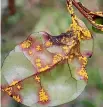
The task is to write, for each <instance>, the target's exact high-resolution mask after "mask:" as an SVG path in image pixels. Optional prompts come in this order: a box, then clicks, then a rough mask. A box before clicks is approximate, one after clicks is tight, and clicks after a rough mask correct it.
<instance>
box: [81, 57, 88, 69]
mask: <svg viewBox="0 0 103 107" xmlns="http://www.w3.org/2000/svg"><path fill="white" fill-rule="evenodd" d="M79 61H81V63H82V66H84V67H85V66H86V64H87V62H88V60H87V57H84V56H80V57H79Z"/></svg>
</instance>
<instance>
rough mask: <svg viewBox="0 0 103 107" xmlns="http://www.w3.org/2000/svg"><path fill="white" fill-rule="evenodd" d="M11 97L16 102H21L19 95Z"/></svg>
mask: <svg viewBox="0 0 103 107" xmlns="http://www.w3.org/2000/svg"><path fill="white" fill-rule="evenodd" d="M13 98H14V99H15V100H16V101H17V102H21V100H20V96H19V95H17V96H13Z"/></svg>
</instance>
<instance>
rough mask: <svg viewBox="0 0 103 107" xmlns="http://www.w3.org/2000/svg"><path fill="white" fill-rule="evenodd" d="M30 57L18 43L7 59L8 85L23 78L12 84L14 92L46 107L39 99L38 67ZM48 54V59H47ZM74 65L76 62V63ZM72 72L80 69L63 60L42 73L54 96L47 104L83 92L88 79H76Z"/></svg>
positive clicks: (4, 70) (4, 68) (44, 84)
mask: <svg viewBox="0 0 103 107" xmlns="http://www.w3.org/2000/svg"><path fill="white" fill-rule="evenodd" d="M36 34H37V33H36ZM36 34H35V36H36V37H37V39H38V40H39V41H41V40H42V38H43V36H41V39H40V37H39V36H37V35H36ZM37 39H36V40H37ZM34 55H36V54H34ZM37 55H38V54H37ZM28 58H29V57H27V54H25V53H24V52H23V51H21V50H20V48H19V45H18V46H16V47H15V49H14V50H13V51H11V52H10V53H9V55H8V56H7V58H6V59H5V61H4V64H3V66H2V74H3V76H4V78H5V79H6V81H7V83H8V85H10V84H11V83H12V82H13V81H15V80H17V81H19V83H17V84H15V85H13V86H12V94H13V95H12V96H14V95H19V97H20V101H21V103H22V104H24V105H27V106H34V107H36V106H37V107H38V106H40V107H42V106H43V105H42V104H41V103H38V97H39V96H38V93H39V89H40V85H39V84H38V83H37V82H36V81H35V77H34V74H36V70H35V68H34V66H33V63H31V60H29V59H28ZM48 58H49V57H48ZM48 58H46V59H45V60H44V61H45V62H46V60H47V59H48ZM74 66H76V63H75V64H74ZM71 72H76V71H75V70H71V71H70V69H69V67H68V64H67V62H63V63H60V64H58V65H56V66H55V67H53V68H52V69H51V70H50V71H47V72H43V73H40V74H38V75H39V76H40V77H41V85H42V87H43V88H44V89H45V91H46V92H47V94H48V96H49V100H50V102H48V103H47V104H45V105H44V107H46V106H56V105H60V104H63V103H67V102H69V101H72V100H74V99H75V98H77V97H78V96H79V95H80V94H81V92H82V91H83V90H84V88H85V86H86V84H87V83H86V82H85V81H84V80H76V79H74V78H73V77H72V76H71ZM18 85H20V86H21V89H20V90H18V89H17V86H18ZM2 86H3V87H7V84H5V83H2Z"/></svg>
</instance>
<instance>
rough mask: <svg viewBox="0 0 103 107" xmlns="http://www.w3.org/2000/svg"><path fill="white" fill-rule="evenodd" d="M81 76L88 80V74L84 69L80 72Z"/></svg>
mask: <svg viewBox="0 0 103 107" xmlns="http://www.w3.org/2000/svg"><path fill="white" fill-rule="evenodd" d="M78 74H79V75H80V76H82V77H83V78H84V79H86V80H88V74H87V72H86V70H85V69H84V68H81V70H80V71H79V72H78Z"/></svg>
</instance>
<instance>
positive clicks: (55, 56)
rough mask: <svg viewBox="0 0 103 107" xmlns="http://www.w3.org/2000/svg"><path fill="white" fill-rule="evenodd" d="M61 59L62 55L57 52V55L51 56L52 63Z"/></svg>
mask: <svg viewBox="0 0 103 107" xmlns="http://www.w3.org/2000/svg"><path fill="white" fill-rule="evenodd" d="M61 59H62V55H61V54H57V55H54V58H53V63H54V64H55V63H58V62H59V61H61Z"/></svg>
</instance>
